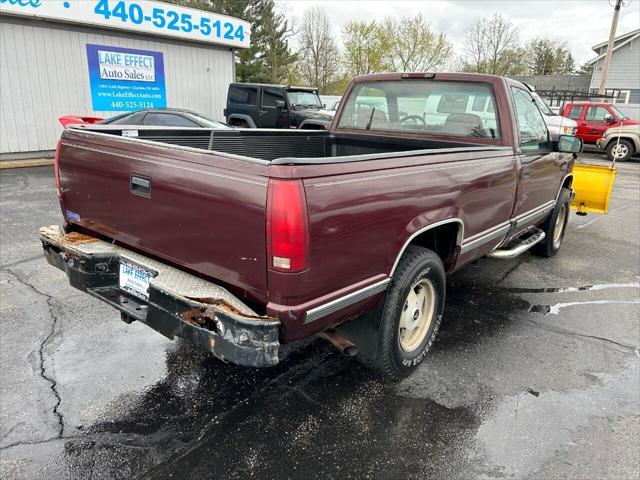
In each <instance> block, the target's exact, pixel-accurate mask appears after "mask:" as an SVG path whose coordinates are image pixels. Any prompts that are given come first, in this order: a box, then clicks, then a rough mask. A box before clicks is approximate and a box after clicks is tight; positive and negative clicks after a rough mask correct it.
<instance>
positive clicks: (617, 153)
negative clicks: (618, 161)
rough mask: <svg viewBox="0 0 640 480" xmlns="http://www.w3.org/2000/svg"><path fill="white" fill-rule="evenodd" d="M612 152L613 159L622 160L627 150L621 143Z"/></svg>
mask: <svg viewBox="0 0 640 480" xmlns="http://www.w3.org/2000/svg"><path fill="white" fill-rule="evenodd" d="M612 152H613V156H614V157H615V158H624V157H626V156H627V154H628V153H629V149H628V148H627V146H626V145H625V144H623V143H621V144H619V145H616V146H615V147H613V149H612Z"/></svg>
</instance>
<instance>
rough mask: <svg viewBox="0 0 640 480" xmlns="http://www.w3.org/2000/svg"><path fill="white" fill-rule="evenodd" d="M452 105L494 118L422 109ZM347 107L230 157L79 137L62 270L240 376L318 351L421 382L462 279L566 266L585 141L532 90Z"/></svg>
mask: <svg viewBox="0 0 640 480" xmlns="http://www.w3.org/2000/svg"><path fill="white" fill-rule="evenodd" d="M372 96H375V99H376V101H375V105H374V106H372V107H371V108H368V107H366V106H363V105H370V101H369V100H367V99H369V98H371V97H372ZM436 97H437V98H439V99H440V100H439V101H438V102H437V104H436V110H437V106H438V105H440V104H442V106H444V107H447V108H449V109H453V106H452V102H453V103H455V105H457V106H458V107H459V106H460V105H466V107H465V108H468V109H471V108H472V106H473V105H474V103H476V100H477V99H478V102H477V106H479V104H480V103H483V102H487V101H489V102H491V104H492V105H493V112H494V115H493V118H490V117H485V119H484V120H483V119H482V118H481V117H480V116H479V115H476V114H475V113H472V111H467V110H465V111H459V108H458V111H456V112H455V113H449V114H447V115H442V114H441V112H438V111H435V112H432V111H429V110H427V111H426V113H425V107H426V106H428V105H431V104H430V103H429V102H430V99H432V98H436ZM343 102H344V105H343V106H342V107H341V109H340V114H339V115H337V116H336V118H335V120H334V122H333V124H332V127H331V130H330V131H316V132H314V131H304V132H302V131H298V130H282V131H273V130H270V131H268V132H265V131H264V130H259V129H236V130H220V131H217V130H216V131H215V139H216V143H215V147H216V151H211V150H210V149H209V148H206V146H205V147H203V148H193V147H191V146H190V145H191V142H189V141H188V140H189V139H188V138H187V137H180V138H183V141H184V142H185V145H189V147H183V146H181V145H176V144H175V143H174V144H170V143H168V142H176V137H175V136H174V135H173V134H172V133H171V132H169V133H166V135H168V140H167V141H164V140H163V138H162V135H163V132H165V131H164V130H158V131H157V133H155V134H154V137H153V138H154V139H155V140H153V141H149V140H147V141H142V140H140V139H139V138H135V137H121V136H120V132H119V131H118V130H117V129H112V128H111V129H106V128H105V126H102V125H85V126H81V127H70V128H68V129H66V130H65V131H64V133H63V134H62V137H61V139H60V142H59V144H58V148H57V151H56V159H55V178H56V186H57V192H58V197H59V199H60V204H61V208H62V214H63V216H64V220H65V224H64V227H63V228H60V227H57V226H51V227H43V228H41V230H40V238H41V240H42V244H43V248H44V253H45V256H46V258H47V260H48V262H49V263H50V264H52V265H54V266H56V267H58V268H60V269H62V270H63V271H64V272H65V273H66V274H67V275H68V277H69V281H70V283H71V285H72V286H74V287H76V288H79V289H80V290H84V291H86V292H87V293H89V294H90V295H92V296H94V297H96V298H99V299H102V300H104V301H105V302H107V303H109V304H110V305H111V306H113V307H115V308H116V309H118V310H119V311H120V312H121V315H122V318H123V320H124V321H126V322H131V321H134V320H137V321H140V322H142V323H145V324H146V325H148V326H150V327H151V328H153V329H155V330H157V331H159V332H161V333H163V334H164V335H166V336H168V337H169V338H173V337H174V336H180V337H183V338H186V339H188V340H190V341H192V342H193V343H195V344H196V345H198V346H200V347H201V348H203V349H204V350H206V351H208V352H212V353H213V354H214V355H215V356H217V357H219V358H221V359H223V360H224V361H227V362H233V363H236V364H239V365H245V366H252V367H265V366H269V365H274V364H276V363H278V348H279V346H280V344H281V343H287V342H293V341H296V340H300V339H303V338H305V337H309V336H310V335H319V336H321V337H323V338H325V339H327V340H329V341H330V342H331V343H333V344H334V345H335V346H336V347H337V348H338V349H339V350H340V351H342V352H345V353H349V354H351V353H354V351H355V350H356V349H358V350H359V351H360V352H361V353H362V355H363V356H365V357H367V358H369V359H370V360H369V362H370V363H373V364H374V365H376V366H377V368H378V369H379V370H380V371H381V372H383V373H384V374H385V375H388V376H390V377H402V376H406V375H408V374H409V373H411V372H412V371H413V370H415V368H416V367H417V366H418V365H419V364H420V363H421V362H422V361H423V359H424V358H425V355H426V354H427V352H428V350H429V349H430V347H431V345H432V344H433V342H434V339H435V337H436V334H437V332H438V329H439V327H440V323H441V321H442V314H443V310H444V304H445V290H446V289H445V275H446V274H447V273H450V272H454V271H456V270H458V269H460V268H462V267H463V266H465V265H467V264H469V263H471V262H473V261H475V260H477V259H479V258H480V257H483V256H487V255H488V256H490V257H493V258H496V259H510V258H514V257H516V256H517V255H519V254H521V253H523V252H525V251H527V250H529V249H531V250H532V251H534V252H535V253H537V254H539V255H541V256H543V257H551V256H553V255H555V254H556V253H557V252H558V251H559V250H560V248H561V245H562V241H563V238H564V235H565V231H566V225H567V221H568V219H569V205H570V202H571V198H572V195H573V192H572V182H573V174H572V168H573V163H574V158H575V153H576V152H579V151H580V149H581V147H582V141H581V140H580V139H578V138H576V137H572V136H565V135H562V136H560V138H559V141H558V142H551V141H550V138H549V133H548V130H547V127H546V124H545V122H544V118H543V116H542V114H541V113H540V110H539V109H538V107H537V106H536V104H535V102H534V101H533V98H532V96H531V92H530V91H529V89H528V88H526V86H524V85H523V84H521V83H519V82H517V81H515V80H511V79H508V78H503V77H497V76H492V75H477V74H460V73H457V74H450V73H437V74H423V73H421V74H398V73H388V74H376V75H366V76H362V77H357V78H355V79H354V80H352V82H351V83H350V85H349V87H348V88H347V91H346V93H345V96H344V99H343ZM376 105H377V106H379V107H380V108H381V110H380V111H378V107H376ZM382 106H384V108H382ZM400 111H402V112H403V113H402V115H400ZM170 133H171V135H170ZM191 133H192V134H193V135H197V134H198V132H197V131H193V132H191ZM185 134H187V135H188V134H189V132H188V131H185ZM212 136H213V134H212ZM105 205H109V208H108V209H106V208H105Z"/></svg>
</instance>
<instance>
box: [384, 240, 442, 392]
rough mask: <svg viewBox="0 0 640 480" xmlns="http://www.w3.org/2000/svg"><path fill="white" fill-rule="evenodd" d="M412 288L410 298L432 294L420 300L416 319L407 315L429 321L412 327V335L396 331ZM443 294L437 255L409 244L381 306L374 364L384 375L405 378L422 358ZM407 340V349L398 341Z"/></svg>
mask: <svg viewBox="0 0 640 480" xmlns="http://www.w3.org/2000/svg"><path fill="white" fill-rule="evenodd" d="M412 287H413V294H414V298H420V297H419V295H425V298H427V297H428V295H431V293H433V296H432V297H431V298H433V301H432V302H428V301H426V300H425V301H423V302H422V303H421V305H422V308H417V309H416V310H418V311H420V310H421V311H422V313H420V314H418V317H419V318H420V320H416V319H415V317H414V316H413V315H409V317H412V318H413V319H414V320H413V321H415V322H419V323H420V324H422V323H423V321H422V318H424V319H428V322H429V323H428V324H426V325H425V326H423V327H415V328H416V329H418V330H412V332H415V333H416V336H415V338H413V336H412V335H409V334H407V330H406V329H404V330H405V332H404V334H401V332H400V330H401V329H400V324H401V317H402V313H405V314H406V312H407V311H408V295H409V293H410V291H412ZM421 289H424V292H423V293H420V291H421ZM427 291H428V292H429V293H428V294H427ZM416 292H417V293H418V296H416ZM445 295H446V280H445V270H444V266H443V265H442V261H441V260H440V257H438V255H436V254H435V253H434V252H432V251H431V250H428V249H426V248H422V247H417V246H409V247H408V248H407V250H406V251H405V253H404V255H403V256H402V259H401V260H400V263H399V265H398V267H397V269H396V272H395V274H394V275H393V279H392V280H391V283H390V285H389V289H388V290H387V296H386V298H385V302H384V306H383V309H382V319H381V320H380V327H379V331H378V345H377V347H376V356H375V362H374V363H375V366H376V368H377V369H378V370H379V371H380V372H381V373H382V374H383V375H384V376H386V377H389V378H394V379H399V378H403V377H406V376H408V375H409V374H411V373H412V372H413V371H415V370H416V368H417V367H418V365H420V363H421V362H422V361H423V360H424V357H425V355H426V354H427V352H428V351H429V349H430V348H431V345H433V342H434V340H435V338H436V335H437V333H438V330H439V328H440V322H441V321H442V311H443V309H444V302H445ZM427 303H429V304H428V305H427ZM415 305H417V304H414V306H415ZM431 305H433V308H431ZM412 308H413V307H412ZM404 318H408V317H404ZM419 329H422V330H419ZM421 332H422V333H421ZM422 335H424V337H422ZM410 339H413V340H414V342H415V348H412V349H410V350H409V351H407V350H406V349H405V348H403V346H402V345H401V343H402V342H404V341H405V340H407V344H408V343H409V340H410ZM420 339H421V340H420Z"/></svg>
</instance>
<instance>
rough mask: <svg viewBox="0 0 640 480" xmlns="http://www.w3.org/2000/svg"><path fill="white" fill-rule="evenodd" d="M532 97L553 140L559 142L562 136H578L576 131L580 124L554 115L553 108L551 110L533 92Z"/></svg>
mask: <svg viewBox="0 0 640 480" xmlns="http://www.w3.org/2000/svg"><path fill="white" fill-rule="evenodd" d="M531 96H532V97H533V99H534V100H535V102H536V105H537V106H538V109H540V112H541V113H542V116H543V117H544V122H545V123H546V124H547V129H548V130H549V136H550V137H551V140H558V137H560V135H575V134H576V131H577V130H578V122H576V121H575V120H571V119H570V118H567V117H563V116H562V115H558V114H556V113H554V112H553V111H552V110H551V108H549V105H547V104H546V103H545V102H544V100H542V98H541V97H540V95H538V94H537V93H536V92H535V91H532V92H531Z"/></svg>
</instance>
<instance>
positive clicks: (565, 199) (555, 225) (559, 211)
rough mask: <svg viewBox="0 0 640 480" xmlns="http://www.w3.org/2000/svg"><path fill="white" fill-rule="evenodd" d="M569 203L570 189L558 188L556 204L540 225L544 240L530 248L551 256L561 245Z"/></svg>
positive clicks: (544, 255)
mask: <svg viewBox="0 0 640 480" xmlns="http://www.w3.org/2000/svg"><path fill="white" fill-rule="evenodd" d="M570 203H571V190H569V189H568V188H563V189H562V190H560V195H559V196H558V201H557V202H556V206H555V207H554V209H553V210H552V211H551V213H550V214H549V216H548V217H547V219H546V220H545V221H544V223H543V224H542V225H541V226H540V228H541V229H542V231H544V233H545V237H544V240H543V241H542V242H540V243H538V244H537V245H535V246H534V247H533V249H532V252H533V253H536V254H538V255H540V256H542V257H553V256H554V255H555V254H556V253H558V251H559V250H560V247H561V246H562V241H563V240H564V234H565V231H566V229H567V222H568V221H569V208H570Z"/></svg>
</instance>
